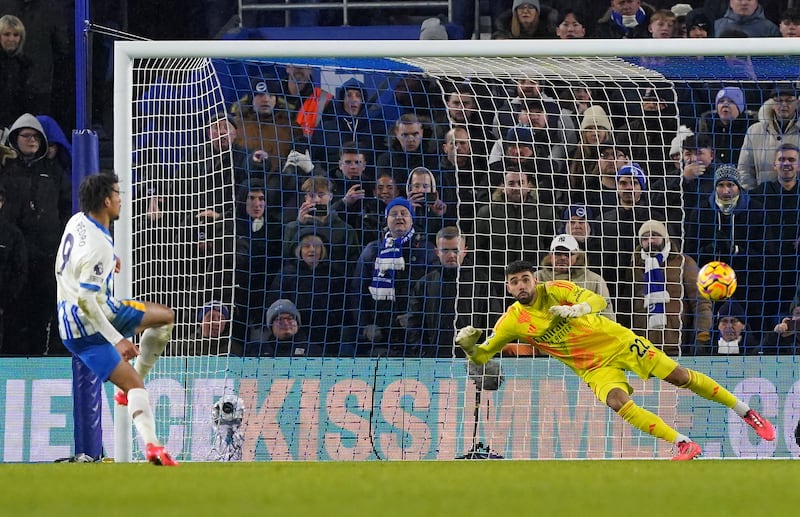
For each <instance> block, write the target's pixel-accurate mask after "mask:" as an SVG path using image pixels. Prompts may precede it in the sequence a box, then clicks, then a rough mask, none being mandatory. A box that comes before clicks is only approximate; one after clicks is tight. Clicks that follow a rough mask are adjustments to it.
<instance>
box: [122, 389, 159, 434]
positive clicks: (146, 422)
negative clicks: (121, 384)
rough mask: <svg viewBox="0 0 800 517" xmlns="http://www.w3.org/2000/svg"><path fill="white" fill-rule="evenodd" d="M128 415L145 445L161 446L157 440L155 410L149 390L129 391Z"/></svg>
mask: <svg viewBox="0 0 800 517" xmlns="http://www.w3.org/2000/svg"><path fill="white" fill-rule="evenodd" d="M128 414H129V415H130V417H131V421H133V425H135V426H136V430H137V431H139V435H140V436H141V437H142V439H143V440H144V443H153V444H156V445H160V444H161V442H159V441H158V439H157V438H156V421H155V418H153V410H152V409H150V398H149V397H148V396H147V390H145V389H144V388H133V389H130V390H128Z"/></svg>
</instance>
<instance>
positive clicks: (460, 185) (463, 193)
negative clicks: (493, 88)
mask: <svg viewBox="0 0 800 517" xmlns="http://www.w3.org/2000/svg"><path fill="white" fill-rule="evenodd" d="M442 151H443V153H442V157H441V160H440V161H439V170H440V171H441V174H442V181H443V183H447V184H449V185H455V186H456V187H457V190H456V192H457V195H458V198H457V203H455V204H456V210H457V211H458V222H459V227H460V228H461V230H462V231H463V232H464V233H465V234H467V233H471V232H472V230H473V227H474V220H475V212H476V211H477V208H478V206H479V204H484V203H486V202H488V200H489V193H490V189H489V176H488V174H487V171H488V170H489V169H488V165H487V164H486V159H485V158H484V157H482V156H478V155H476V154H475V153H474V152H473V151H472V142H471V140H470V137H469V133H468V132H467V130H466V129H464V128H463V127H454V128H453V129H451V130H450V131H448V132H447V133H445V136H444V143H443V144H442Z"/></svg>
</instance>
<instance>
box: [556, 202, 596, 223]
mask: <svg viewBox="0 0 800 517" xmlns="http://www.w3.org/2000/svg"><path fill="white" fill-rule="evenodd" d="M563 217H564V220H565V221H566V220H569V219H570V218H572V217H581V218H583V219H594V213H593V212H592V209H591V208H589V207H588V206H584V205H571V206H570V207H569V208H566V209H564V215H563Z"/></svg>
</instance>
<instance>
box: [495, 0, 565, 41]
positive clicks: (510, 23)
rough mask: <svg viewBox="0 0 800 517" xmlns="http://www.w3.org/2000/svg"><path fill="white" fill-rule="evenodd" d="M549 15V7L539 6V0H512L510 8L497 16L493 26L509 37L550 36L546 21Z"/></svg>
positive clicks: (538, 37) (536, 37) (532, 37)
mask: <svg viewBox="0 0 800 517" xmlns="http://www.w3.org/2000/svg"><path fill="white" fill-rule="evenodd" d="M550 17H551V9H550V8H549V7H547V6H541V5H540V2H539V0H514V3H513V4H512V5H511V10H510V11H506V12H504V13H502V14H501V15H500V16H498V17H497V20H496V21H495V28H496V29H497V30H498V31H502V32H504V33H506V34H509V35H510V36H509V37H510V38H511V39H542V38H552V37H553V32H552V30H551V29H550V27H549V26H548V23H547V20H548V19H549V18H550Z"/></svg>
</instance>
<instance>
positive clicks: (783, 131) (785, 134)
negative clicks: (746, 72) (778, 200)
mask: <svg viewBox="0 0 800 517" xmlns="http://www.w3.org/2000/svg"><path fill="white" fill-rule="evenodd" d="M762 112H763V115H761V113H762ZM783 144H792V145H795V146H800V122H798V118H797V115H796V114H795V118H793V119H792V120H790V121H789V122H788V123H787V124H786V127H781V125H780V123H779V121H778V117H777V115H776V114H775V108H774V101H773V100H772V99H770V100H768V101H767V102H766V103H764V106H763V108H762V110H761V111H760V112H759V121H758V122H756V123H755V124H753V125H752V126H750V127H749V128H748V129H747V133H746V134H745V137H744V143H743V144H742V152H741V154H740V155H739V166H738V169H739V174H741V179H742V187H744V188H745V189H747V190H751V189H753V188H754V187H755V186H756V185H759V184H761V183H764V182H766V181H772V180H775V179H777V178H778V174H777V173H776V172H775V171H774V170H773V169H772V164H773V163H774V161H775V152H776V151H777V150H778V147H780V146H781V145H783Z"/></svg>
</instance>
